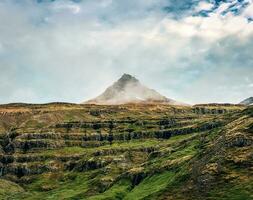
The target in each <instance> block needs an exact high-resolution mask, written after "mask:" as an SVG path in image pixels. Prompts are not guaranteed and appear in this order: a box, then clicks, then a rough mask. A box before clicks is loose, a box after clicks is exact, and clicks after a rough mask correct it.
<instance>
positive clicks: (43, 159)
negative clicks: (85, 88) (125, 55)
mask: <svg viewBox="0 0 253 200" xmlns="http://www.w3.org/2000/svg"><path fill="white" fill-rule="evenodd" d="M252 145H253V107H245V106H242V105H241V106H239V105H229V104H227V105H226V104H224V105H217V104H209V105H196V106H193V107H182V106H169V105H162V104H157V105H155V104H154V105H151V104H149V105H148V104H146V105H144V104H129V105H117V106H98V105H96V106H95V105H76V104H65V103H52V104H45V105H32V104H9V105H1V106H0V199H89V200H95V199H97V200H101V199H107V200H109V199H125V200H130V199H131V200H135V199H136V200H137V199H152V200H153V199H230V200H231V199H243V200H245V199H252V198H253V192H252V191H253V176H252V169H253V168H252V167H253V159H252V158H253V154H252V149H253V148H252Z"/></svg>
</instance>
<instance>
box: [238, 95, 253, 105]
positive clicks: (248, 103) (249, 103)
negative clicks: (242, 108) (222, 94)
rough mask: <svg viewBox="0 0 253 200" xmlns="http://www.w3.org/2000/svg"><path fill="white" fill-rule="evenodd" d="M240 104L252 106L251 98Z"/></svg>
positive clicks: (252, 98) (252, 100) (252, 99)
mask: <svg viewBox="0 0 253 200" xmlns="http://www.w3.org/2000/svg"><path fill="white" fill-rule="evenodd" d="M240 104H243V105H247V106H249V105H253V97H249V98H247V99H245V100H243V101H242V102H240Z"/></svg>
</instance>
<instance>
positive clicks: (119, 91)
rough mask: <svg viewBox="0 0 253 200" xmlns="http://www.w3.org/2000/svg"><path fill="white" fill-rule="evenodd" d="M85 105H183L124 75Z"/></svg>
mask: <svg viewBox="0 0 253 200" xmlns="http://www.w3.org/2000/svg"><path fill="white" fill-rule="evenodd" d="M85 103H88V104H102V105H113V104H126V103H166V104H172V105H183V103H180V102H177V101H175V100H173V99H169V98H167V97H165V96H163V95H161V94H159V93H158V92H157V91H155V90H153V89H150V88H147V87H146V86H144V85H142V84H141V83H140V81H139V80H137V79H136V78H135V77H133V76H131V75H129V74H124V75H123V76H122V77H121V78H120V79H119V80H118V81H117V82H115V83H114V84H113V85H112V86H110V87H109V88H107V89H106V90H105V92H104V93H102V94H101V95H99V96H98V97H96V98H95V99H91V100H89V101H87V102H85Z"/></svg>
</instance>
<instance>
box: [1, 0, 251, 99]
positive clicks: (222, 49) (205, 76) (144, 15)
mask: <svg viewBox="0 0 253 200" xmlns="http://www.w3.org/2000/svg"><path fill="white" fill-rule="evenodd" d="M13 2H14V1H13ZM27 2H29V1H27ZM166 2H167V1H163V0H159V1H157V0H148V1H147V0H145V1H144V0H135V1H134V0H130V1H124V2H122V1H113V0H103V1H96V0H93V1H91V0H89V1H82V2H81V3H79V4H77V3H73V2H72V3H70V2H69V1H56V2H54V3H43V4H40V5H38V4H35V3H24V4H22V3H21V4H16V3H10V1H9V2H7V1H6V2H5V3H0V44H1V45H0V70H1V74H0V83H1V86H0V92H1V94H2V96H1V97H0V102H1V103H3V102H10V101H12V102H13V101H21V100H22V101H27V102H32V101H35V102H46V101H71V102H72V101H73V102H82V101H83V100H84V99H88V98H91V97H94V96H96V95H97V94H98V93H99V92H102V91H103V90H104V89H105V88H106V87H107V86H108V85H109V84H111V83H112V82H113V81H115V79H116V78H118V77H119V76H120V75H121V74H122V73H124V72H126V73H132V74H133V75H136V76H137V78H140V79H141V80H142V81H143V82H144V83H146V84H147V85H149V86H151V87H154V88H155V89H157V90H159V91H163V92H164V94H165V95H167V96H168V97H171V98H176V99H179V100H181V101H182V100H183V101H186V102H190V103H198V102H208V101H233V102H236V101H238V100H241V99H239V98H241V97H243V98H244V97H246V96H247V95H249V92H248V91H246V90H248V87H247V85H248V84H249V83H248V82H247V84H246V83H245V84H243V85H244V86H243V87H241V88H240V89H236V88H235V87H234V86H235V85H237V84H238V83H239V78H241V79H243V77H244V76H246V75H248V74H250V73H252V62H251V61H250V58H251V53H249V52H251V51H253V49H252V35H253V31H252V23H247V20H246V19H245V18H244V17H245V16H246V14H245V13H247V12H249V11H247V10H245V12H244V13H243V14H241V15H239V16H233V15H226V16H224V17H221V16H220V14H218V13H213V14H211V15H210V17H205V18H204V17H201V16H183V17H182V18H179V19H175V18H174V17H173V16H171V14H168V13H167V14H166V13H165V12H164V10H162V8H163V6H165V5H166ZM172 3H173V2H172ZM198 5H199V8H200V4H198ZM201 6H202V8H204V7H205V6H207V5H204V4H203V5H201ZM206 8H207V7H206ZM195 9H196V8H193V10H195ZM6 19H8V22H7V20H6ZM230 38H231V39H230ZM1 47H2V48H1ZM238 65H242V66H241V67H239V66H238ZM220 68H221V69H223V70H221V69H220ZM235 68H238V69H236V70H235ZM227 73H230V77H231V78H229V79H226V80H225V81H224V80H222V77H224V76H227ZM237 75H238V76H239V78H237V77H236V76H237ZM209 76H211V77H209ZM212 77H219V80H220V81H214V79H213V78H212ZM9 80H11V81H9ZM248 81H250V83H251V82H252V81H253V80H252V77H249V80H248ZM219 85H224V87H225V88H226V89H227V90H225V89H224V90H223V91H222V92H223V93H224V94H222V92H220V93H216V92H215V91H216V88H217V87H218V86H219ZM230 86H231V88H233V89H232V90H231V92H229V91H230V89H229V87H230ZM232 86H233V87H232ZM6 88H9V89H8V90H6ZM207 91H211V93H208V92H207ZM224 91H225V92H224ZM235 93H236V94H237V95H234V94H235ZM189 94H191V95H189ZM233 95H234V96H233ZM243 98H242V99H243Z"/></svg>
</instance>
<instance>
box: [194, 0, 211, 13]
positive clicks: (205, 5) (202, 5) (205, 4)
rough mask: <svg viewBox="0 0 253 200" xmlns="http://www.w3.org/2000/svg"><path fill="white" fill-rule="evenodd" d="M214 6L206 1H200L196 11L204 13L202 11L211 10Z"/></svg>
mask: <svg viewBox="0 0 253 200" xmlns="http://www.w3.org/2000/svg"><path fill="white" fill-rule="evenodd" d="M213 6H214V5H213V4H212V3H208V2H205V1H200V2H199V4H198V6H197V7H196V11H197V12H199V11H202V10H211V9H212V8H213Z"/></svg>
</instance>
